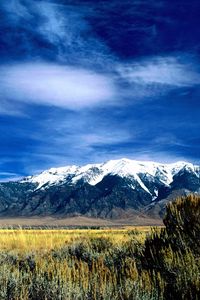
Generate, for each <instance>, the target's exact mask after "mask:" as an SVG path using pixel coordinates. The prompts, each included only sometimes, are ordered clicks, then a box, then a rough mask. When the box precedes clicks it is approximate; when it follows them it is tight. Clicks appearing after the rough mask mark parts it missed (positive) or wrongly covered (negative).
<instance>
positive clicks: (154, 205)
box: [0, 158, 200, 219]
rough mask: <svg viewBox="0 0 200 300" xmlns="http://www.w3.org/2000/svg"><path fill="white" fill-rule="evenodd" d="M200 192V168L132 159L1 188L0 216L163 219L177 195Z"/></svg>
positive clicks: (48, 172) (70, 168)
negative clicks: (142, 217) (166, 206)
mask: <svg viewBox="0 0 200 300" xmlns="http://www.w3.org/2000/svg"><path fill="white" fill-rule="evenodd" d="M188 193H200V167H199V166H198V165H194V164H192V163H189V162H183V161H180V162H177V163H171V164H162V163H156V162H150V161H146V162H145V161H136V160H130V159H127V158H122V159H118V160H109V161H107V162H104V163H100V164H88V165H85V166H75V165H72V166H66V167H61V168H51V169H49V170H46V171H44V172H42V173H40V174H38V175H34V176H28V177H25V178H24V179H22V180H19V181H16V182H7V183H1V184H0V216H11V215H12V216H36V215H37V216H88V217H96V218H111V219H113V218H122V217H124V216H126V215H127V214H128V215H129V216H130V215H133V216H134V215H135V216H136V215H138V213H142V214H145V215H150V216H154V217H156V218H159V217H161V215H162V214H163V213H164V207H165V205H166V203H167V202H168V201H171V200H173V197H174V196H173V195H176V196H179V195H185V194H188Z"/></svg>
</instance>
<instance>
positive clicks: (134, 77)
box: [118, 57, 200, 87]
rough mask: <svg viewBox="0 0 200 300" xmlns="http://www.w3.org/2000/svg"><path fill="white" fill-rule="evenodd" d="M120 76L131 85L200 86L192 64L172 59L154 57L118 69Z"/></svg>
mask: <svg viewBox="0 0 200 300" xmlns="http://www.w3.org/2000/svg"><path fill="white" fill-rule="evenodd" d="M118 71H119V73H120V75H121V76H122V77H123V78H124V79H126V80H128V81H129V82H130V83H133V84H141V85H154V84H158V85H169V86H172V87H173V86H174V87H188V86H193V85H197V84H200V76H199V73H198V72H196V70H195V69H194V65H193V64H189V63H188V64H187V63H182V62H179V60H178V59H176V58H174V57H155V58H152V59H148V60H144V61H141V62H138V63H132V64H127V65H125V66H121V67H120V68H119V69H118Z"/></svg>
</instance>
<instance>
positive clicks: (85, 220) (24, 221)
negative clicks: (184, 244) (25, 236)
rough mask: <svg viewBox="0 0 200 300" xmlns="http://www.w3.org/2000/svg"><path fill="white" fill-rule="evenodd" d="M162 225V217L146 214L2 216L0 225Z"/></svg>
mask: <svg viewBox="0 0 200 300" xmlns="http://www.w3.org/2000/svg"><path fill="white" fill-rule="evenodd" d="M123 225H130V226H160V225H163V223H162V220H161V219H156V218H150V217H145V216H136V217H127V218H123V219H101V218H90V217H85V216H77V217H68V218H64V217H62V218H53V217H0V227H7V226H58V227H59V226H69V227H70V226H88V227H90V226H100V227H102V226H103V227H104V226H109V227H113V226H114V227H115V226H123Z"/></svg>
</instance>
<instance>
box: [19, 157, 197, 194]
mask: <svg viewBox="0 0 200 300" xmlns="http://www.w3.org/2000/svg"><path fill="white" fill-rule="evenodd" d="M181 170H182V171H184V170H189V171H191V172H194V173H195V174H197V176H199V166H195V165H193V164H191V163H187V162H183V161H180V162H177V163H172V164H161V163H156V162H151V161H147V162H143V161H136V160H130V159H127V158H122V159H119V160H109V161H107V162H105V163H102V164H88V165H85V166H75V165H73V166H66V167H61V168H51V169H49V170H46V171H44V172H42V173H40V174H39V175H35V176H30V177H26V178H25V179H23V180H22V181H21V182H30V183H36V184H37V189H40V188H45V189H47V188H48V187H50V186H52V185H56V184H62V183H63V182H71V183H73V184H75V183H76V182H78V181H79V180H81V179H82V180H83V181H85V182H87V183H89V184H90V185H96V184H97V183H99V182H101V181H102V179H103V178H104V177H105V176H107V175H118V176H120V177H127V178H133V179H134V180H135V181H136V182H138V183H139V185H140V186H141V188H142V189H144V190H145V191H147V192H149V190H148V188H147V187H146V186H145V184H144V182H143V181H142V180H141V178H140V176H141V175H142V174H143V175H144V174H145V175H146V176H149V177H154V178H157V179H158V180H159V181H160V182H162V183H163V184H166V185H170V183H172V181H173V176H175V175H176V174H177V173H179V172H180V171H181Z"/></svg>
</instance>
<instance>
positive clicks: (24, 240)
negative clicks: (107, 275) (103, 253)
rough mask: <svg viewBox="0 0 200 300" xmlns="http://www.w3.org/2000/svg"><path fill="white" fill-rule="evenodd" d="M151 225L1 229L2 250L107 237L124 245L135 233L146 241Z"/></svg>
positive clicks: (53, 246)
mask: <svg viewBox="0 0 200 300" xmlns="http://www.w3.org/2000/svg"><path fill="white" fill-rule="evenodd" d="M150 230H151V228H150V227H149V226H140V227H133V226H132V227H131V226H128V227H124V228H105V229H21V228H19V229H11V228H10V229H0V250H6V251H10V250H17V251H22V252H28V251H30V249H31V250H33V251H38V250H39V251H41V250H44V251H49V250H52V249H59V248H62V247H64V246H66V245H71V244H73V243H74V242H77V241H79V242H80V241H89V240H91V239H93V238H107V239H109V240H110V241H111V243H113V244H118V245H122V244H123V243H125V242H127V241H128V240H129V239H130V236H129V235H130V234H131V233H134V234H135V238H136V240H138V241H144V240H145V236H146V233H147V232H149V231H150Z"/></svg>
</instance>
